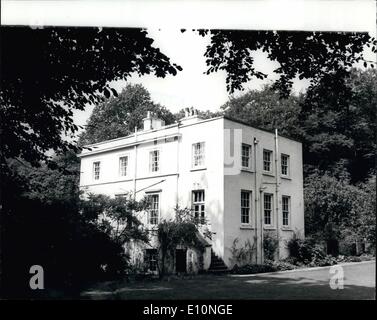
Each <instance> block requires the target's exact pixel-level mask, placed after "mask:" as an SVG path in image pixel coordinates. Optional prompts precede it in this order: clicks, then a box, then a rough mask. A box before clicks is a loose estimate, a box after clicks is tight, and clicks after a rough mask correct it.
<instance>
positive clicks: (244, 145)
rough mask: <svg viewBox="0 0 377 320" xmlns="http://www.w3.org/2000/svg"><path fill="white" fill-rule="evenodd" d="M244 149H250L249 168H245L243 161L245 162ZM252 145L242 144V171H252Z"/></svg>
mask: <svg viewBox="0 0 377 320" xmlns="http://www.w3.org/2000/svg"><path fill="white" fill-rule="evenodd" d="M244 147H248V148H249V153H248V156H247V157H248V166H244V164H243V160H244V157H246V156H244V154H243V148H244ZM251 148H252V147H251V145H250V144H247V143H242V144H241V168H242V169H245V170H251V166H252V159H251V154H252V149H251Z"/></svg>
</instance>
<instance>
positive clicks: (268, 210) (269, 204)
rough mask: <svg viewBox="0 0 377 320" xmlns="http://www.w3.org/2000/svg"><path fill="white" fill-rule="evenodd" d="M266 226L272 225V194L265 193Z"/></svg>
mask: <svg viewBox="0 0 377 320" xmlns="http://www.w3.org/2000/svg"><path fill="white" fill-rule="evenodd" d="M263 209H264V224H265V225H272V194H268V193H265V194H264V197H263Z"/></svg>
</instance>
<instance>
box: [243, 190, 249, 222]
mask: <svg viewBox="0 0 377 320" xmlns="http://www.w3.org/2000/svg"><path fill="white" fill-rule="evenodd" d="M250 203H251V191H241V223H242V224H250Z"/></svg>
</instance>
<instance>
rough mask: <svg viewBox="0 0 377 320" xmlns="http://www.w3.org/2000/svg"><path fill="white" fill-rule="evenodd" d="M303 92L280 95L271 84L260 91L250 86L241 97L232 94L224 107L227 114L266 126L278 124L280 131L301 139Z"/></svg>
mask: <svg viewBox="0 0 377 320" xmlns="http://www.w3.org/2000/svg"><path fill="white" fill-rule="evenodd" d="M302 100H303V97H302V96H298V97H297V96H294V95H291V96H289V97H288V98H286V99H281V98H280V96H279V93H278V92H277V91H276V90H273V89H272V88H271V86H264V88H263V89H262V90H261V91H255V90H250V91H248V92H246V93H245V94H243V95H241V96H239V97H230V99H229V101H228V102H227V103H225V104H224V105H223V106H222V107H221V109H222V110H223V111H224V115H225V116H228V117H230V118H233V119H236V120H240V121H243V122H246V123H248V124H250V125H251V126H254V127H260V128H263V129H265V130H271V131H272V130H274V129H275V128H279V134H281V135H287V136H289V137H292V138H296V139H301V138H302V137H303V134H304V133H303V131H302V129H301V127H302V126H301V123H300V119H299V117H300V113H301V104H300V103H301V101H302Z"/></svg>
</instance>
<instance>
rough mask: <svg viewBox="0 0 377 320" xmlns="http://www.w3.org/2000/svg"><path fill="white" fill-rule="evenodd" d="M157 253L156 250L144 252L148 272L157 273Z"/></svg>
mask: <svg viewBox="0 0 377 320" xmlns="http://www.w3.org/2000/svg"><path fill="white" fill-rule="evenodd" d="M157 261H158V252H157V249H146V250H145V263H146V266H147V269H148V271H157Z"/></svg>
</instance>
